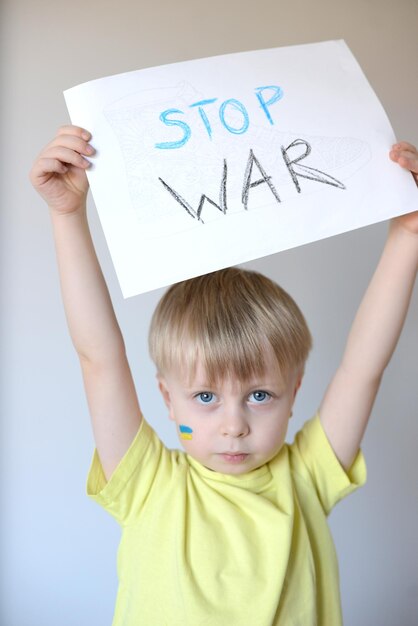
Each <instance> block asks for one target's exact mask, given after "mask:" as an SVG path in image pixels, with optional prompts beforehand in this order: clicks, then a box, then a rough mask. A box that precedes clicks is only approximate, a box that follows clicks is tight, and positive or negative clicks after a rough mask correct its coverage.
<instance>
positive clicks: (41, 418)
mask: <svg viewBox="0 0 418 626" xmlns="http://www.w3.org/2000/svg"><path fill="white" fill-rule="evenodd" d="M0 25H1V26H0V27H1V29H2V32H1V37H0V45H1V47H2V50H1V71H2V75H1V97H2V110H1V124H2V126H1V148H0V149H1V152H2V155H1V161H0V163H1V174H2V182H1V187H0V189H1V196H2V205H1V208H2V212H1V247H0V253H1V263H0V270H1V281H2V285H1V306H2V315H1V337H0V340H1V344H0V345H1V351H0V355H1V389H0V392H1V417H2V421H1V450H0V463H1V533H0V537H1V546H0V547H1V571H0V623H1V624H2V625H4V626H40V625H42V626H57V625H59V626H73V625H77V626H106V625H110V623H111V619H112V611H113V604H114V598H115V591H116V573H115V562H116V548H117V544H118V539H119V529H118V527H117V525H116V523H115V522H114V521H113V520H112V519H110V518H108V517H107V516H106V514H105V513H103V512H102V511H101V510H100V509H99V507H98V506H97V505H95V504H94V503H92V502H90V501H89V500H88V499H87V497H86V496H85V495H84V493H85V492H84V489H85V478H86V474H87V470H88V466H89V463H90V457H91V452H92V449H93V440H92V435H91V431H90V426H89V420H88V414H87V408H86V403H85V400H84V396H83V390H82V386H81V379H80V374H79V370H78V364H77V359H76V356H75V353H74V352H73V349H72V346H71V344H70V340H69V338H68V336H67V332H66V325H65V320H64V314H63V310H62V307H61V302H60V295H59V287H58V280H57V271H56V268H55V259H54V250H53V243H52V239H51V233H50V228H49V222H48V215H47V211H46V209H45V207H44V206H43V203H42V201H41V200H40V199H39V198H38V197H37V196H36V195H35V193H34V192H33V190H32V189H31V188H30V185H29V183H28V178H27V173H28V171H29V169H30V166H31V163H32V161H33V159H34V157H35V155H36V153H37V152H38V151H39V150H40V148H41V147H42V146H43V145H44V144H45V143H46V142H47V141H49V139H50V138H52V136H53V134H54V133H55V130H56V128H57V127H58V126H59V125H61V124H62V123H66V122H67V120H68V117H67V113H66V109H65V105H64V100H63V97H62V91H63V90H64V89H66V88H68V87H71V86H73V85H75V84H78V83H81V82H83V81H86V80H90V79H93V78H98V77H100V76H105V75H109V74H114V73H118V72H122V71H128V70H133V69H138V68H141V67H146V66H151V65H158V64H162V63H169V62H175V61H181V60H187V59H191V58H196V57H200V56H210V55H215V54H223V53H228V52H238V51H242V50H252V49H257V48H267V47H275V46H281V45H289V44H297V43H307V42H314V41H321V40H326V39H339V38H344V39H346V41H347V43H348V45H349V46H350V47H351V49H352V50H353V52H354V54H355V55H356V56H357V58H358V60H359V62H360V64H361V65H362V67H363V69H364V71H365V72H366V74H367V76H368V78H369V80H370V81H371V83H372V85H373V86H374V88H375V90H376V92H377V94H378V95H379V97H380V98H381V100H382V102H383V104H384V106H385V108H386V110H387V113H388V115H389V117H390V118H391V121H392V124H393V126H394V129H395V132H396V134H397V136H398V138H399V139H400V138H405V139H409V140H411V141H412V142H415V143H418V80H417V79H418V70H417V65H418V4H417V2H416V0H397V1H396V2H395V1H389V0H350V1H348V0H318V1H317V2H316V3H314V2H312V1H311V0H299V1H298V2H293V3H289V2H284V1H282V0H274V1H273V0H258V2H250V0H228V1H227V2H222V1H220V0H211V1H210V2H201V1H200V2H199V0H177V2H176V3H170V2H168V1H167V2H164V1H163V0H153V2H151V3H148V2H138V1H137V2H134V1H130V0H118V1H116V0H114V1H112V0H101V1H97V0H90V1H89V2H85V1H82V0H72V1H71V2H60V1H59V0H37V1H36V2H34V1H31V0H3V2H2V4H1V16H0ZM307 106H309V103H307ZM382 184H384V181H382ZM90 216H91V225H92V230H93V234H94V238H95V241H96V243H97V248H98V253H99V256H100V259H101V261H102V264H103V268H104V271H105V274H106V276H107V279H108V283H109V287H110V290H111V293H112V296H113V299H114V303H115V308H116V310H117V314H118V316H119V319H120V323H121V326H122V328H123V330H124V334H125V337H126V341H127V345H128V349H129V354H130V359H131V363H132V368H133V371H134V375H135V378H136V381H137V386H138V393H139V395H140V399H141V403H142V406H143V409H144V411H145V414H146V416H147V418H148V420H149V421H150V422H151V423H152V424H153V425H154V427H156V428H157V430H158V431H159V432H160V433H161V435H162V437H163V439H164V440H165V441H166V443H167V444H169V445H171V446H176V445H177V442H176V439H175V434H174V431H172V430H171V423H169V422H168V420H167V419H166V413H165V410H164V406H163V404H162V401H161V400H160V398H159V396H158V394H157V389H156V385H155V381H154V371H153V366H152V364H151V363H150V360H149V358H148V355H147V349H146V334H147V327H148V323H149V320H150V316H151V313H152V310H153V308H154V306H155V304H156V302H157V300H158V298H159V297H160V295H161V292H153V293H150V294H147V295H145V296H140V297H137V298H133V299H130V300H128V301H123V300H122V298H121V295H120V292H119V288H118V285H117V282H116V279H115V275H114V272H113V268H112V266H111V263H110V259H109V255H108V252H107V249H106V244H105V241H104V238H103V234H102V232H101V229H100V225H99V222H98V218H97V215H96V213H95V209H94V207H91V212H90ZM385 233H386V225H377V226H373V227H370V228H367V229H363V230H360V231H357V232H353V233H349V234H347V235H342V236H339V237H336V238H333V239H330V240H327V241H323V242H320V243H316V244H312V245H309V246H306V247H303V248H300V249H296V250H293V251H289V252H285V253H282V254H279V255H276V256H273V257H269V258H266V259H263V260H260V261H257V262H254V263H251V264H250V266H251V267H254V268H257V269H258V270H260V271H262V272H264V273H266V274H267V275H269V276H271V277H273V278H274V279H276V280H277V281H278V282H279V283H281V284H282V285H283V286H284V287H285V288H286V289H287V290H289V291H290V293H292V295H293V296H294V297H295V298H296V300H297V301H298V302H299V304H300V306H301V308H302V309H303V310H304V312H305V314H306V316H307V319H308V320H309V321H310V325H311V329H312V332H313V335H314V338H315V349H314V352H313V354H312V356H311V358H310V361H309V365H308V368H307V373H306V379H305V383H304V387H303V388H302V391H301V393H300V397H299V399H298V402H297V406H296V411H295V417H294V418H293V424H292V429H293V430H294V429H295V428H296V427H298V426H300V425H301V423H302V421H303V420H304V419H305V418H306V417H308V416H310V415H311V414H312V412H313V411H314V410H315V408H316V407H317V405H318V403H319V401H320V398H321V395H322V393H323V391H324V388H325V386H326V385H327V383H328V381H329V378H330V376H331V374H332V372H333V370H334V369H335V367H336V366H337V364H338V360H339V357H340V356H341V351H342V348H343V345H344V339H345V336H346V333H347V331H348V329H349V325H350V322H351V319H352V317H353V315H354V313H355V310H356V307H357V305H358V302H359V299H360V297H361V294H362V292H363V290H364V288H365V286H366V284H367V281H368V279H369V277H370V274H371V272H372V270H373V268H374V266H375V263H376V260H377V258H378V255H379V252H380V250H381V247H382V244H383V241H384V238H385ZM417 352H418V293H417V292H415V295H414V300H413V302H412V307H411V310H410V314H409V316H408V319H407V323H406V327H405V331H404V334H403V336H402V339H401V342H400V344H399V347H398V349H397V352H396V354H395V356H394V358H393V361H392V363H391V365H390V367H389V368H388V371H387V373H386V376H385V379H384V382H383V387H382V390H381V393H380V396H379V399H378V401H377V403H376V406H375V409H374V413H373V418H372V420H371V423H370V426H369V429H368V431H367V435H366V438H365V442H364V450H365V453H366V457H367V460H368V469H369V480H368V483H367V486H366V487H365V488H364V489H362V490H361V491H359V492H358V493H357V494H355V495H354V496H352V497H351V498H349V499H348V500H347V501H345V502H343V503H342V504H341V505H339V507H337V509H336V510H335V512H334V513H333V514H332V515H331V518H330V524H331V527H332V530H333V534H334V537H335V541H336V544H337V549H338V552H339V557H340V569H341V587H342V596H343V610H344V615H345V624H346V625H348V626H377V625H378V626H393V625H394V624H396V625H397V626H416V625H417V624H418V539H417V530H416V529H417V528H418V486H417V470H418V459H417V441H418V419H417V418H418V410H417V407H418V384H417V371H418V355H417ZM293 430H292V432H293ZM156 626H159V625H157V624H156ZM231 626H233V625H231ZM249 626H257V625H256V624H249Z"/></svg>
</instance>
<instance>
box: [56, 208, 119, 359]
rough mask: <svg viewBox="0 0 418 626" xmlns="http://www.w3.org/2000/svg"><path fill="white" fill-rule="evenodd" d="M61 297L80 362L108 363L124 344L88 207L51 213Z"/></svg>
mask: <svg viewBox="0 0 418 626" xmlns="http://www.w3.org/2000/svg"><path fill="white" fill-rule="evenodd" d="M51 220H52V226H53V232H54V239H55V246H56V253H57V260H58V267H59V274H60V281H61V290H62V297H63V302H64V307H65V312H66V316H67V321H68V326H69V330H70V334H71V338H72V341H73V344H74V347H75V349H76V350H77V352H78V354H79V356H80V358H81V359H84V360H87V361H93V362H99V363H100V362H106V361H107V360H109V359H111V358H113V357H114V356H115V355H116V354H120V353H121V351H124V342H123V338H122V335H121V332H120V329H119V325H118V323H117V320H116V316H115V313H114V310H113V306H112V302H111V300H110V296H109V292H108V289H107V286H106V283H105V280H104V277H103V274H102V271H101V268H100V265H99V262H98V260H97V256H96V252H95V250H94V246H93V242H92V239H91V235H90V230H89V226H88V222H87V215H86V210H85V206H83V207H80V210H78V211H76V212H72V213H68V214H56V213H54V212H51Z"/></svg>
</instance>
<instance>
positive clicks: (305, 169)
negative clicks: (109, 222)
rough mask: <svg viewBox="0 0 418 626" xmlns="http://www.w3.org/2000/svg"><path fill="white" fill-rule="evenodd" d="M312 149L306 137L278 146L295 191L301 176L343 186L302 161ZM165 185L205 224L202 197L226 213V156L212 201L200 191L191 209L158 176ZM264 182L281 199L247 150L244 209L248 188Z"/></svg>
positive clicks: (270, 180)
mask: <svg viewBox="0 0 418 626" xmlns="http://www.w3.org/2000/svg"><path fill="white" fill-rule="evenodd" d="M298 146H302V147H303V148H304V152H303V153H302V154H299V155H298V156H297V157H295V158H293V159H292V158H290V155H289V151H291V150H292V149H294V148H297V147H298ZM311 151H312V148H311V145H310V144H309V143H308V142H307V141H305V140H304V139H296V140H295V141H293V142H292V143H291V144H290V145H289V146H287V148H285V147H284V146H281V153H282V158H283V162H284V165H285V166H286V169H287V171H288V173H289V176H290V178H291V180H292V182H293V184H294V186H295V188H296V191H297V193H301V191H302V189H301V186H300V182H299V179H300V178H304V179H307V180H311V181H315V182H317V183H321V184H324V185H330V186H331V187H337V188H338V189H346V186H345V185H344V184H343V183H342V182H341V181H339V180H337V179H336V178H334V177H333V176H330V175H329V174H326V173H325V172H322V171H320V170H318V169H316V168H313V167H309V166H307V165H301V164H300V161H302V160H303V159H305V158H306V157H307V156H308V155H309V154H310V153H311ZM254 165H255V166H256V168H257V169H258V171H259V173H260V174H261V178H258V179H257V180H253V169H254ZM158 180H159V181H160V182H161V184H162V185H163V186H164V188H165V189H166V190H167V191H168V192H169V193H170V194H171V196H172V197H173V198H174V199H175V200H176V202H178V203H179V204H180V206H182V207H183V209H185V211H186V212H187V213H188V215H190V217H192V218H193V219H197V220H198V221H199V222H201V223H202V224H204V221H203V219H202V211H203V207H204V204H205V201H206V202H208V203H209V204H211V205H212V206H213V207H215V208H216V209H217V210H218V211H220V212H221V213H223V214H224V215H226V213H227V211H228V205H227V182H228V164H227V161H226V159H224V161H223V171H222V179H221V184H220V191H219V201H218V202H215V201H214V200H212V199H211V198H209V197H208V196H207V195H206V194H202V195H201V197H200V201H199V205H198V207H197V209H194V208H193V207H192V206H191V204H190V203H189V202H187V200H185V199H184V198H183V197H182V196H181V195H180V194H179V193H178V192H177V191H176V190H175V189H173V187H171V186H170V185H169V184H168V183H167V182H166V181H164V180H163V179H162V178H161V177H159V178H158ZM263 184H264V185H267V186H268V188H269V190H270V192H271V194H272V196H273V197H274V199H275V201H276V202H277V203H279V204H280V203H281V202H282V200H281V198H280V195H279V193H278V191H277V189H276V187H275V185H274V183H273V182H272V176H269V175H268V174H267V172H266V171H265V169H264V168H263V166H262V164H261V163H260V161H259V160H258V158H257V157H256V155H255V154H254V152H253V150H250V153H249V156H248V160H247V165H246V168H245V172H244V178H243V185H242V193H241V202H242V205H243V207H244V209H245V210H246V211H248V202H249V195H250V190H251V189H254V188H255V187H258V186H259V185H263Z"/></svg>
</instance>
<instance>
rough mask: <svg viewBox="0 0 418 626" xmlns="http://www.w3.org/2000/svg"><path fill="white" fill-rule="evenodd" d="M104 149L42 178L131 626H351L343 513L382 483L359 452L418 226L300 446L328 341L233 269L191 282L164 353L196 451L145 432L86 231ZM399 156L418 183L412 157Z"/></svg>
mask: <svg viewBox="0 0 418 626" xmlns="http://www.w3.org/2000/svg"><path fill="white" fill-rule="evenodd" d="M90 139H91V137H90V134H89V133H88V132H86V131H85V130H83V129H80V128H77V127H73V126H67V127H63V128H62V129H60V131H59V133H58V135H57V137H56V138H55V139H54V140H53V141H52V142H51V143H50V144H49V145H48V146H47V147H46V148H45V149H44V150H43V151H42V152H41V154H40V156H39V157H38V159H37V161H36V162H35V164H34V166H33V169H32V172H31V179H32V182H33V184H34V186H35V187H36V189H37V190H38V191H39V192H40V193H41V195H42V196H43V197H44V199H45V200H46V201H47V203H48V204H49V207H50V211H51V219H52V224H53V229H54V236H55V241H56V248H57V256H58V264H59V269H60V277H61V284H62V292H63V299H64V305H65V309H66V314H67V318H68V324H69V328H70V332H71V336H72V340H73V343H74V346H75V348H76V350H77V352H78V355H79V358H80V363H81V368H82V372H83V377H84V382H85V388H86V393H87V398H88V403H89V408H90V412H91V416H92V422H93V430H94V436H95V442H96V448H97V450H96V453H95V456H94V460H93V464H92V468H91V471H90V474H89V480H88V491H89V494H90V495H91V496H92V497H94V498H95V499H96V500H97V501H98V502H100V503H101V504H102V505H103V506H104V507H106V509H107V510H108V511H109V512H110V513H111V514H112V515H114V516H115V517H116V519H117V520H118V521H119V522H120V524H121V525H122V528H123V533H122V540H121V546H120V551H119V561H118V569H119V579H120V586H119V593H118V598H117V604H116V610H115V617H114V626H122V625H123V626H139V625H144V626H163V625H168V626H177V625H178V626H180V625H181V626H199V625H205V626H209V625H213V626H224V625H225V626H226V625H228V626H270V625H282V626H283V625H284V626H290V625H300V626H311V625H312V626H313V625H314V624H318V625H320V626H327V625H329V626H338V624H341V609H340V599H339V589H338V570H337V561H336V556H335V552H334V547H333V544H332V540H331V537H330V534H329V530H328V527H327V524H326V516H327V514H328V513H329V512H330V510H331V508H332V507H333V506H334V505H335V504H336V502H337V501H338V500H340V499H341V498H342V497H344V496H345V495H347V494H348V493H350V492H351V491H353V490H354V489H355V488H356V486H358V485H360V484H362V483H363V482H364V480H365V466H364V460H363V457H362V454H361V452H360V450H359V446H360V443H361V440H362V437H363V433H364V430H365V428H366V424H367V421H368V418H369V415H370V412H371V409H372V406H373V402H374V399H375V397H376V393H377V391H378V388H379V384H380V380H381V377H382V374H383V371H384V369H385V367H386V365H387V363H388V362H389V359H390V357H391V355H392V353H393V350H394V348H395V346H396V343H397V340H398V337H399V334H400V332H401V329H402V326H403V322H404V319H405V315H406V312H407V309H408V305H409V301H410V297H411V292H412V289H413V285H414V282H415V278H416V273H417V269H418V213H414V214H409V215H406V216H402V217H400V218H397V219H395V220H393V221H392V223H391V226H390V231H389V236H388V240H387V243H386V246H385V249H384V251H383V254H382V258H381V260H380V262H379V265H378V267H377V270H376V273H375V275H374V277H373V279H372V281H371V284H370V286H369V288H368V290H367V292H366V295H365V297H364V299H363V302H362V304H361V306H360V309H359V311H358V313H357V316H356V319H355V321H354V324H353V327H352V330H351V332H350V335H349V338H348V342H347V347H346V350H345V352H344V356H343V359H342V363H341V365H340V367H339V368H338V370H337V372H336V374H335V376H334V378H333V380H332V381H331V384H330V386H329V388H328V390H327V391H326V393H325V396H324V398H323V401H322V403H321V406H320V409H319V413H318V415H317V416H316V417H315V418H313V419H312V420H310V421H309V422H307V424H306V425H305V426H304V427H303V429H302V430H301V431H300V432H299V433H298V434H297V436H296V439H295V442H294V444H292V445H291V446H289V445H287V444H285V443H284V440H285V435H286V429H287V425H288V420H289V417H290V415H291V411H292V406H293V402H294V399H295V396H296V393H297V391H298V388H299V386H300V383H301V380H302V376H303V370H304V364H305V361H306V358H307V355H308V352H309V349H310V345H311V339H310V334H309V330H308V328H307V326H306V323H305V320H304V318H303V316H302V314H301V313H300V311H299V309H298V307H297V306H296V304H295V303H294V302H293V300H292V299H291V298H290V297H289V296H288V295H287V294H286V293H285V292H283V290H281V289H280V288H279V287H278V286H277V285H275V284H274V283H272V282H271V281H270V280H268V279H266V278H264V277H262V276H260V275H259V274H256V273H251V272H244V271H241V270H237V269H229V270H224V271H221V272H215V273H213V274H209V275H208V276H203V277H199V278H196V279H192V280H191V281H185V282H183V283H180V284H178V285H174V286H173V287H172V288H171V289H170V290H169V291H168V292H167V294H166V295H165V296H164V297H163V299H162V300H161V302H160V304H159V305H158V307H157V310H156V312H155V315H154V318H153V321H152V326H151V332H150V349H151V355H152V357H153V359H154V360H155V363H156V365H157V371H158V381H159V387H160V390H161V392H162V394H163V397H164V400H165V402H166V404H167V407H168V409H169V416H170V418H171V419H172V420H173V421H174V422H175V423H176V427H177V429H178V433H179V437H180V438H181V440H182V443H183V444H184V447H185V451H186V454H185V453H183V452H179V451H176V450H173V451H170V450H167V449H166V448H165V447H164V446H163V445H162V443H161V442H160V441H159V439H158V437H157V435H156V434H155V433H154V431H153V430H152V429H151V428H150V426H149V425H148V424H147V422H146V421H145V420H144V419H143V418H142V415H141V411H140V408H139V404H138V400H137V396H136V393H135V389H134V384H133V381H132V376H131V373H130V369H129V365H128V362H127V359H126V355H125V349H124V343H123V339H122V335H121V332H120V329H119V327H118V324H117V321H116V319H115V315H114V312H113V308H112V305H111V302H110V298H109V294H108V291H107V288H106V286H105V283H104V280H103V276H102V274H101V271H100V268H99V264H98V261H97V258H96V255H95V252H94V248H93V245H92V242H91V238H90V234H89V230H88V225H87V218H86V209H85V204H86V194H87V188H88V185H87V180H86V176H85V171H84V170H85V169H86V168H87V167H88V165H89V163H88V161H87V160H86V159H84V157H83V155H84V156H92V155H93V153H94V150H93V148H92V147H91V146H90V144H89V143H88V142H89V141H90ZM390 156H391V158H392V160H394V161H396V162H398V163H399V164H400V165H401V166H402V167H405V168H407V169H409V170H410V171H412V172H415V173H418V153H417V150H416V149H415V148H414V147H413V146H411V145H410V144H407V143H405V142H403V143H401V144H397V145H396V146H394V147H393V149H392V151H391V153H390Z"/></svg>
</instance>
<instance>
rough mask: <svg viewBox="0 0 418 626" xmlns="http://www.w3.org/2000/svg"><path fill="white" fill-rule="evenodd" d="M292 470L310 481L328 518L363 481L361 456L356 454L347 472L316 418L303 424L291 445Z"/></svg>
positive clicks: (363, 469) (363, 466) (365, 476)
mask: <svg viewBox="0 0 418 626" xmlns="http://www.w3.org/2000/svg"><path fill="white" fill-rule="evenodd" d="M290 455H291V462H292V466H293V470H294V471H295V472H297V473H298V474H299V475H302V477H303V478H304V479H305V480H307V481H309V482H311V484H312V485H313V487H314V488H315V490H316V493H317V495H318V499H319V500H320V502H321V505H322V508H323V509H324V512H325V514H326V515H328V514H329V513H330V512H331V510H332V508H333V507H334V506H335V505H336V504H337V502H339V501H340V500H342V499H343V498H345V497H346V496H347V495H349V494H350V493H352V492H353V491H355V490H356V489H358V487H361V486H362V485H364V483H365V482H366V478H367V471H366V463H365V460H364V456H363V453H362V451H361V450H359V451H358V453H357V456H356V458H355V459H354V462H353V464H352V466H351V468H350V469H349V471H346V470H345V469H344V468H343V467H342V465H341V464H340V462H339V460H338V458H337V457H336V455H335V453H334V450H333V449H332V447H331V444H330V442H329V440H328V438H327V436H326V434H325V431H324V429H323V427H322V424H321V421H320V419H319V415H316V416H315V417H314V418H312V419H311V420H309V421H308V422H306V424H305V425H304V426H303V428H302V429H301V430H300V431H299V432H298V433H297V435H296V437H295V441H294V443H293V444H292V445H291V446H290Z"/></svg>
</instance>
